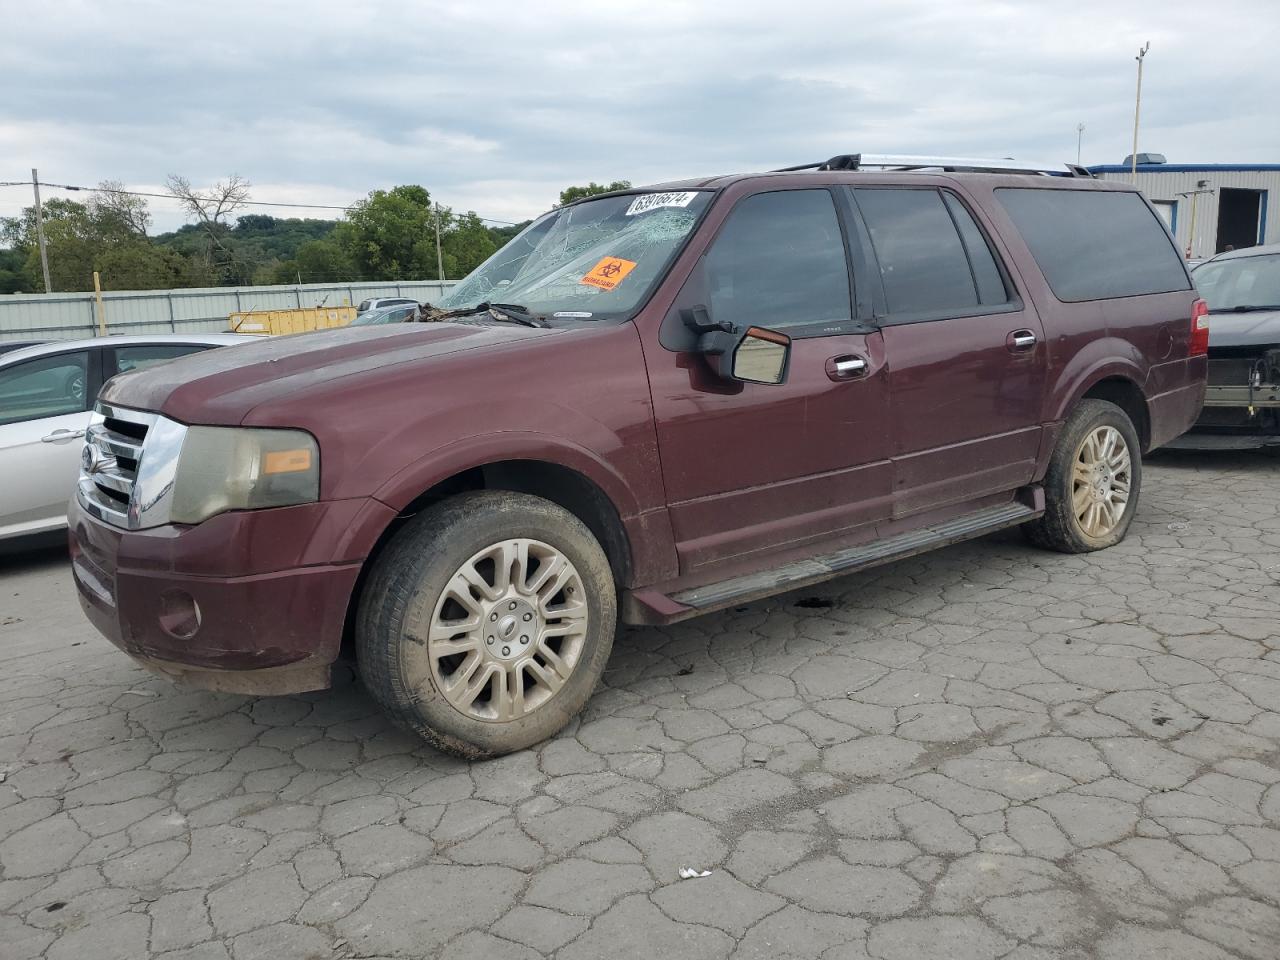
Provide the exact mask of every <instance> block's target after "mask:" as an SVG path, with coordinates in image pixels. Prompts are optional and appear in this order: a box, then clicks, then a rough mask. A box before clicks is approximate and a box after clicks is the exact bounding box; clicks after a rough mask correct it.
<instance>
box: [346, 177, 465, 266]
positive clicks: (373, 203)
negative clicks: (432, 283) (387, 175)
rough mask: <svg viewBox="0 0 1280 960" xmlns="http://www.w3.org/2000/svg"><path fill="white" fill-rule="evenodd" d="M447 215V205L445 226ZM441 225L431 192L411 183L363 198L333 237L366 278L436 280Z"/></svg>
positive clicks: (354, 206)
mask: <svg viewBox="0 0 1280 960" xmlns="http://www.w3.org/2000/svg"><path fill="white" fill-rule="evenodd" d="M447 217H448V214H447V212H445V211H442V212H441V229H442V230H443V229H444V228H445V226H446V224H447ZM435 229H436V227H435V218H434V212H433V210H432V204H431V194H430V193H428V192H427V189H426V188H425V187H420V186H417V185H416V184H406V185H404V186H399V187H392V188H391V189H390V190H374V191H373V192H371V193H370V194H369V196H368V197H366V198H365V199H363V200H360V201H357V202H356V203H355V204H354V205H353V206H352V208H351V209H350V210H349V211H348V213H347V219H346V220H345V221H343V222H341V223H339V224H338V226H337V227H335V228H334V231H333V239H334V240H335V241H336V242H337V243H338V245H339V246H341V247H342V249H343V250H344V251H345V252H346V254H347V256H348V257H349V258H350V260H351V263H352V265H353V266H354V267H355V269H356V271H357V273H358V274H359V278H360V279H362V280H434V279H437V278H436V272H437V271H436V246H435ZM445 272H446V273H448V270H447V269H446V271H445Z"/></svg>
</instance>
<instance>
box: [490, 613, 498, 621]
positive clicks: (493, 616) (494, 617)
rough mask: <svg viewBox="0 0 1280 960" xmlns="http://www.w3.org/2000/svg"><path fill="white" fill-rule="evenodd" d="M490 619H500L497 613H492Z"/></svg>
mask: <svg viewBox="0 0 1280 960" xmlns="http://www.w3.org/2000/svg"><path fill="white" fill-rule="evenodd" d="M489 619H490V620H497V619H498V615H497V614H496V613H491V614H489Z"/></svg>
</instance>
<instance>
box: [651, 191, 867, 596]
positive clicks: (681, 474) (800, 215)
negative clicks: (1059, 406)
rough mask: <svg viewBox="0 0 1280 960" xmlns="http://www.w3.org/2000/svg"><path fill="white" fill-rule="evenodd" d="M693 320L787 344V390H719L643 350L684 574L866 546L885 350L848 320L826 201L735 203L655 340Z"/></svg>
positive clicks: (724, 385) (711, 378) (844, 276)
mask: <svg viewBox="0 0 1280 960" xmlns="http://www.w3.org/2000/svg"><path fill="white" fill-rule="evenodd" d="M695 306H702V307H705V308H706V309H707V310H708V311H709V313H710V316H711V317H712V319H714V320H716V321H721V320H724V321H728V322H731V323H734V324H736V325H738V326H739V327H745V326H750V325H757V326H761V327H765V328H769V329H774V330H779V331H781V332H784V333H787V334H788V335H790V336H791V337H792V344H791V358H790V364H789V369H788V375H787V380H786V382H785V383H783V384H781V385H776V386H766V385H759V384H744V383H738V382H734V381H728V380H724V379H721V378H720V377H718V376H716V375H715V374H713V373H712V372H711V370H710V368H709V367H708V365H707V363H706V361H705V359H704V358H703V357H702V356H701V355H700V354H697V353H695V352H693V351H692V349H691V347H690V345H689V344H688V343H686V344H685V345H684V348H683V349H675V348H672V347H671V346H670V344H671V340H670V338H668V337H666V335H665V334H664V342H665V343H667V344H668V346H667V347H663V346H661V345H659V344H653V345H652V346H651V347H650V346H649V345H647V346H646V350H647V354H648V356H647V362H648V363H649V374H650V380H651V382H652V387H653V401H654V411H655V415H656V419H657V427H658V443H659V448H660V450H661V454H662V469H663V479H664V482H665V484H666V491H667V500H668V504H669V509H670V515H671V520H672V525H673V528H674V532H675V537H676V541H677V550H678V552H679V556H680V563H681V569H682V571H683V572H685V573H688V572H690V571H692V570H694V569H696V568H706V567H707V566H708V565H711V564H714V563H716V562H719V561H723V560H728V559H731V558H734V557H742V556H744V555H746V554H750V553H752V552H755V551H761V550H767V549H770V548H775V547H778V546H780V545H786V544H799V543H803V542H805V541H813V540H818V539H822V538H825V537H828V536H831V535H833V534H839V533H842V532H846V531H854V530H856V529H857V528H859V527H862V528H864V529H865V530H866V531H867V535H870V532H871V531H872V530H873V529H874V527H873V525H874V523H875V521H876V520H878V519H882V518H883V517H885V516H887V512H888V499H889V492H890V472H889V471H890V468H889V463H888V458H887V433H886V415H887V412H888V396H887V392H886V379H885V373H886V371H885V366H884V347H883V341H882V340H881V337H880V334H879V332H878V331H874V330H870V329H869V328H865V327H860V326H859V325H858V324H856V323H855V322H854V321H853V320H852V316H851V314H852V311H851V307H850V295H849V278H848V272H847V261H846V256H845V250H844V244H843V237H842V231H841V229H840V224H839V222H838V220H837V216H836V212H835V208H834V205H833V201H832V197H831V194H830V193H829V192H828V191H826V190H796V191H779V192H772V193H762V194H754V195H752V196H749V197H746V198H744V199H743V200H741V201H739V203H738V205H737V206H736V207H735V208H734V210H733V212H732V213H731V214H730V216H729V217H728V219H727V220H726V221H725V224H724V226H723V228H722V229H721V231H720V233H719V235H718V236H717V237H716V239H715V241H714V243H713V244H712V246H711V247H710V248H709V250H708V252H707V254H706V255H705V256H704V257H703V259H702V261H701V262H700V264H699V266H698V268H697V269H695V271H694V273H693V275H692V276H691V277H690V278H689V281H688V282H686V284H685V286H684V288H683V289H682V290H681V293H680V295H679V296H678V297H677V299H676V302H675V304H674V306H673V309H672V311H671V312H670V314H669V315H668V317H667V322H666V323H665V324H664V331H667V332H669V331H670V329H671V326H672V325H673V324H674V325H676V326H679V325H680V323H681V320H680V315H681V312H682V311H684V310H689V309H691V308H693V307H695ZM850 360H860V361H862V364H861V365H859V364H857V363H852V364H850V363H849V361H850ZM837 362H840V363H841V370H848V369H849V368H850V367H854V368H858V371H859V372H858V373H857V374H856V375H854V376H849V375H847V374H845V373H842V372H841V370H837V367H836V364H837Z"/></svg>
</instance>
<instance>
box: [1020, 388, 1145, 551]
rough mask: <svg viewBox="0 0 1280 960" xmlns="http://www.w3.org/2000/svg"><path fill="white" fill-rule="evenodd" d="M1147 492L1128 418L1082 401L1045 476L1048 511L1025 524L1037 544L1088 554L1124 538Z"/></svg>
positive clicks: (1104, 405) (1105, 404) (1110, 405)
mask: <svg viewBox="0 0 1280 960" xmlns="http://www.w3.org/2000/svg"><path fill="white" fill-rule="evenodd" d="M1141 488H1142V447H1141V444H1140V443H1139V441H1138V432H1137V431H1136V430H1135V429H1134V427H1133V422H1132V421H1131V420H1130V419H1129V416H1128V414H1126V413H1125V412H1124V411H1123V410H1121V409H1120V408H1119V407H1117V406H1116V405H1115V404H1114V403H1108V402H1107V401H1106V400H1094V399H1087V400H1081V401H1080V403H1079V405H1078V406H1077V407H1076V408H1075V410H1073V411H1072V412H1071V416H1070V417H1068V418H1067V422H1066V423H1065V424H1063V427H1062V433H1061V434H1059V436H1058V442H1057V445H1056V446H1055V447H1054V448H1053V454H1052V456H1051V457H1050V458H1049V468H1048V470H1047V471H1046V473H1045V478H1044V495H1045V512H1044V515H1043V516H1041V517H1039V518H1038V519H1036V520H1032V521H1031V522H1030V523H1026V524H1023V526H1022V530H1023V533H1025V534H1026V536H1027V539H1028V540H1030V541H1031V542H1032V543H1034V544H1035V545H1036V546H1039V547H1045V548H1047V549H1050V550H1058V551H1060V552H1062V553H1088V552H1090V551H1093V550H1102V549H1105V548H1106V547H1110V546H1113V545H1114V544H1117V543H1119V542H1120V541H1121V540H1123V539H1124V537H1125V534H1127V533H1128V532H1129V525H1130V524H1131V523H1132V522H1133V515H1134V512H1135V511H1136V510H1137V507H1138V494H1139V492H1140V491H1141Z"/></svg>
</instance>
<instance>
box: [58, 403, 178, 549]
mask: <svg viewBox="0 0 1280 960" xmlns="http://www.w3.org/2000/svg"><path fill="white" fill-rule="evenodd" d="M185 434H186V427H184V426H182V424H179V423H175V422H174V421H172V420H169V419H167V418H166V417H162V416H160V415H159V414H156V413H147V412H146V411H143V410H130V409H128V408H126V407H117V406H112V405H109V404H105V403H99V404H98V405H97V407H95V409H94V415H93V418H92V420H91V422H90V424H89V429H88V430H87V431H86V432H85V443H84V452H83V454H82V455H81V458H80V480H79V482H78V484H77V486H76V498H77V500H78V501H79V503H80V505H81V507H83V508H84V510H85V511H86V512H87V513H89V514H91V515H92V516H95V517H97V518H98V519H100V520H105V521H106V522H107V523H110V524H112V525H113V526H117V527H122V528H124V529H126V530H137V529H139V528H142V527H152V526H159V525H161V524H164V523H167V522H168V520H169V516H168V514H169V502H170V499H171V497H172V491H173V475H174V470H175V467H176V462H177V456H178V452H179V451H180V450H181V448H182V439H183V437H184V436H185Z"/></svg>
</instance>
